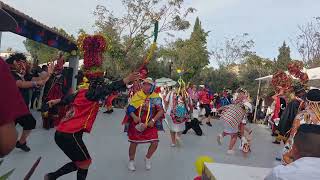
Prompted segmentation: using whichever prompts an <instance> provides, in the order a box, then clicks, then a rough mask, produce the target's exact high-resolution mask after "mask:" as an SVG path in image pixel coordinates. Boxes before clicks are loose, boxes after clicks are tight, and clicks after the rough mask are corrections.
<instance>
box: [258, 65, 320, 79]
mask: <svg viewBox="0 0 320 180" xmlns="http://www.w3.org/2000/svg"><path fill="white" fill-rule="evenodd" d="M304 71H305V72H306V73H307V74H308V76H309V80H310V81H313V80H319V79H320V67H316V68H312V69H305V70H304ZM286 73H287V74H289V73H288V71H286ZM272 76H273V75H268V76H264V77H260V78H257V79H256V81H259V80H261V81H271V80H272ZM293 78H294V77H293Z"/></svg>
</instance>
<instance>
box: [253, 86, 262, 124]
mask: <svg viewBox="0 0 320 180" xmlns="http://www.w3.org/2000/svg"><path fill="white" fill-rule="evenodd" d="M260 87H261V80H259V86H258V92H257V99H256V107H255V108H254V116H253V122H254V123H256V120H257V110H258V104H259V95H260Z"/></svg>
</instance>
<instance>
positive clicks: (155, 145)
mask: <svg viewBox="0 0 320 180" xmlns="http://www.w3.org/2000/svg"><path fill="white" fill-rule="evenodd" d="M157 148H158V142H157V141H154V142H152V143H151V144H150V146H149V149H148V153H147V155H146V158H147V159H150V158H151V156H152V155H153V153H154V152H156V150H157Z"/></svg>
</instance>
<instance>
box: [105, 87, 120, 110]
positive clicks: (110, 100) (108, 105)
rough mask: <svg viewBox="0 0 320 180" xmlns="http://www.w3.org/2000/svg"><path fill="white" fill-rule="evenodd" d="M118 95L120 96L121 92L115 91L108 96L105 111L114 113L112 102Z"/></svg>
mask: <svg viewBox="0 0 320 180" xmlns="http://www.w3.org/2000/svg"><path fill="white" fill-rule="evenodd" d="M118 96H119V93H118V92H117V91H115V92H113V93H112V94H110V95H109V96H108V97H107V98H106V101H105V107H106V111H105V112H103V113H107V114H111V113H113V107H112V103H113V100H115V99H116V98H117V97H118Z"/></svg>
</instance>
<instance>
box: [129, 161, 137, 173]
mask: <svg viewBox="0 0 320 180" xmlns="http://www.w3.org/2000/svg"><path fill="white" fill-rule="evenodd" d="M128 169H129V170H130V171H135V170H136V166H135V165H134V161H129V164H128Z"/></svg>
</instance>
